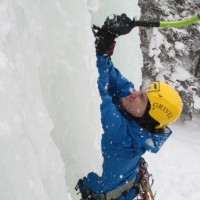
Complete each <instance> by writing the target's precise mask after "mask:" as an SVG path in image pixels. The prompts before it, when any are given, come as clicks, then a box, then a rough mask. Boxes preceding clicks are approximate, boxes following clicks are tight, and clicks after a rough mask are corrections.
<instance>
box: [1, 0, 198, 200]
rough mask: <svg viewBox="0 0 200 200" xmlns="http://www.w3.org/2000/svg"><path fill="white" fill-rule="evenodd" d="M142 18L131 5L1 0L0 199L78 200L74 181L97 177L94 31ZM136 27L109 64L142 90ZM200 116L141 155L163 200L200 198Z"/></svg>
mask: <svg viewBox="0 0 200 200" xmlns="http://www.w3.org/2000/svg"><path fill="white" fill-rule="evenodd" d="M123 12H124V13H127V15H128V16H130V17H139V13H140V12H139V8H138V7H137V2H133V1H132V0H124V1H123V3H122V1H120V0H110V1H109V2H108V1H106V0H101V1H98V0H88V1H86V0H85V1H81V0H67V1H66V0H56V1H55V0H48V1H40V0H34V1H33V0H29V1H27V0H20V1H12V0H7V1H1V2H0V27H1V28H0V108H1V109H0V110H1V112H0V200H27V199H28V200H57V199H59V200H70V199H73V200H76V199H79V198H78V197H77V196H76V192H75V191H74V186H75V183H76V182H77V180H78V178H80V177H82V176H84V175H86V174H87V173H88V172H89V171H91V170H93V171H96V172H98V173H101V162H102V158H101V153H100V138H101V133H102V130H101V124H100V113H99V104H100V98H99V96H98V91H97V87H96V78H97V70H96V67H95V49H94V38H93V35H92V32H91V29H90V26H91V25H92V23H95V24H97V25H102V23H103V21H104V20H105V18H106V17H107V16H108V15H110V14H112V13H117V14H121V13H123ZM141 55H142V54H141V51H140V42H139V35H138V29H137V28H135V29H134V30H133V31H132V32H131V34H129V35H127V36H124V37H121V38H119V39H118V41H117V46H116V51H115V55H114V56H113V60H114V62H115V64H116V66H117V67H118V68H119V69H120V70H121V71H122V72H123V74H124V75H125V76H127V77H128V78H129V79H130V80H133V81H134V82H135V84H136V87H138V86H139V84H140V83H141V67H142V57H141ZM198 121H199V118H198V116H197V118H195V120H194V121H193V122H187V123H185V124H181V123H177V124H175V125H172V129H173V130H174V134H173V135H172V137H171V138H170V139H169V141H168V142H167V143H166V144H165V146H164V147H163V149H162V150H161V151H160V152H159V153H158V154H154V155H152V154H150V153H148V154H147V155H146V156H145V157H146V159H147V161H148V163H149V169H150V171H151V172H152V174H153V175H154V179H155V185H154V188H153V189H154V190H156V191H157V198H156V199H157V200H174V199H176V200H179V199H180V200H183V199H185V200H197V199H198V198H199V196H200V186H199V184H198V180H199V178H200V173H199V171H198V168H199V167H198V164H199V160H200V158H199V153H200V140H199V138H200V136H199V128H200V125H199V123H198Z"/></svg>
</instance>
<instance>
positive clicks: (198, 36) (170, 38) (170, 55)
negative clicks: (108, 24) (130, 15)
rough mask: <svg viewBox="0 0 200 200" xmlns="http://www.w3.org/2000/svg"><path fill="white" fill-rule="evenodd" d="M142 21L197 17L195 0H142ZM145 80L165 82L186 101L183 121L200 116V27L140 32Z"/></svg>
mask: <svg viewBox="0 0 200 200" xmlns="http://www.w3.org/2000/svg"><path fill="white" fill-rule="evenodd" d="M138 4H139V6H140V8H141V20H166V21H170V20H180V19H183V18H188V17H191V16H193V15H196V14H198V11H199V10H200V2H199V1H196V0H191V1H186V0H168V1H165V0H159V1H158V0H147V1H144V0H139V3H138ZM140 36H141V49H142V52H143V61H144V67H143V78H145V79H150V80H155V79H157V80H165V81H167V82H168V83H170V84H172V85H173V86H174V87H176V88H177V90H178V91H179V93H180V95H181V96H182V99H183V104H184V107H183V112H182V116H181V118H182V119H183V120H185V119H191V118H192V116H193V114H194V113H196V112H200V104H199V102H200V23H196V24H192V25H189V26H187V27H182V28H140Z"/></svg>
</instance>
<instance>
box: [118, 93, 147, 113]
mask: <svg viewBox="0 0 200 200" xmlns="http://www.w3.org/2000/svg"><path fill="white" fill-rule="evenodd" d="M120 102H121V104H122V106H123V108H124V109H125V110H126V111H127V112H128V113H129V114H131V115H133V116H134V117H142V116H143V115H144V112H145V110H146V107H147V103H148V99H147V96H146V94H145V93H142V92H141V91H135V90H134V91H131V92H130V95H128V96H126V97H123V98H121V99H120Z"/></svg>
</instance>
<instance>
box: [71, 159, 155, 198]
mask: <svg viewBox="0 0 200 200" xmlns="http://www.w3.org/2000/svg"><path fill="white" fill-rule="evenodd" d="M147 168H148V164H147V163H146V161H145V160H144V158H141V159H140V166H139V174H140V180H139V182H136V176H135V177H133V178H132V180H131V181H129V182H128V183H127V184H124V185H122V186H121V187H119V188H116V189H114V190H111V191H109V192H107V193H104V194H95V193H93V192H92V191H91V190H90V189H89V188H87V187H86V186H85V184H84V183H83V180H82V179H80V180H79V181H78V183H77V185H76V187H75V190H76V191H78V190H79V192H80V193H81V196H82V198H81V200H116V199H117V198H118V197H120V196H122V195H126V193H127V191H128V190H130V189H131V188H133V189H135V190H136V192H137V193H138V195H137V197H135V198H134V200H155V194H153V192H152V190H151V187H152V185H153V182H154V180H153V178H152V175H151V174H149V172H148V170H147ZM150 182H151V183H150Z"/></svg>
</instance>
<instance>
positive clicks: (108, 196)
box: [75, 177, 136, 200]
mask: <svg viewBox="0 0 200 200" xmlns="http://www.w3.org/2000/svg"><path fill="white" fill-rule="evenodd" d="M135 180H136V177H133V178H132V180H131V181H129V182H128V183H126V184H124V185H122V186H121V187H119V188H116V189H114V190H111V191H109V192H106V193H104V194H95V193H93V192H92V191H91V190H89V189H88V188H87V187H86V186H85V185H84V183H83V180H82V179H80V180H79V181H78V183H77V185H76V187H75V190H78V189H79V191H80V193H81V195H82V200H115V199H117V198H118V197H120V196H121V195H125V194H126V192H127V191H128V190H129V189H131V188H133V186H134V183H135Z"/></svg>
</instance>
